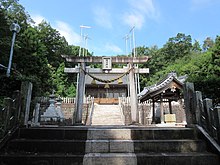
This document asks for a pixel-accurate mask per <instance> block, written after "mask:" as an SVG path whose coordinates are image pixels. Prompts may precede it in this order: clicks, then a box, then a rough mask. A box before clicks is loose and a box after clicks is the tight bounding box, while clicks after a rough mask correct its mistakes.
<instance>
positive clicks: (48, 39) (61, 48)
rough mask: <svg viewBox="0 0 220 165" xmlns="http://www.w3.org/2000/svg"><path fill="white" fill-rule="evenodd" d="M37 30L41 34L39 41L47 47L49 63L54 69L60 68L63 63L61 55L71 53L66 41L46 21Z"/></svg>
mask: <svg viewBox="0 0 220 165" xmlns="http://www.w3.org/2000/svg"><path fill="white" fill-rule="evenodd" d="M37 29H38V31H39V33H40V35H39V39H40V40H41V42H42V43H43V44H44V45H45V46H46V51H47V52H46V57H47V60H48V63H49V64H50V65H52V66H53V67H59V65H60V63H61V62H62V61H63V58H62V57H61V54H66V53H68V52H69V48H68V43H67V41H66V39H65V38H64V37H62V36H61V35H60V33H59V32H58V31H57V30H56V29H53V28H52V27H51V26H50V24H48V23H47V22H45V21H43V22H42V23H40V24H39V25H38V27H37Z"/></svg>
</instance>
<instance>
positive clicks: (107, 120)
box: [92, 104, 124, 125]
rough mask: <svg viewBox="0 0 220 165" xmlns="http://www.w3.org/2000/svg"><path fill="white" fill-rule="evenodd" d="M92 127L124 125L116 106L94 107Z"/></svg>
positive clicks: (118, 108)
mask: <svg viewBox="0 0 220 165" xmlns="http://www.w3.org/2000/svg"><path fill="white" fill-rule="evenodd" d="M92 125H124V122H123V120H122V114H121V111H120V107H119V106H118V105H98V104H96V105H95V108H94V112H93V116H92Z"/></svg>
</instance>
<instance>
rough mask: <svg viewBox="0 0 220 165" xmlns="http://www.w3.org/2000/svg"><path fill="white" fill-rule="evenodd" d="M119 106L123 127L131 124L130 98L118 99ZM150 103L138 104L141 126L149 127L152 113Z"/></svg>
mask: <svg viewBox="0 0 220 165" xmlns="http://www.w3.org/2000/svg"><path fill="white" fill-rule="evenodd" d="M118 101H119V106H120V107H121V110H122V113H123V115H124V116H123V117H124V123H125V125H129V124H131V105H130V97H120V98H119V100H118ZM151 104H152V103H151V101H146V102H143V103H139V104H138V112H139V123H140V124H142V125H151V122H152V111H151Z"/></svg>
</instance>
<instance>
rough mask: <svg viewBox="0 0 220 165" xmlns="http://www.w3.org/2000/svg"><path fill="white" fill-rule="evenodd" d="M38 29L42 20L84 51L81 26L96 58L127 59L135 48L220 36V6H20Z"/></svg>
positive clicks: (55, 2)
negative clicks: (184, 38)
mask: <svg viewBox="0 0 220 165" xmlns="http://www.w3.org/2000/svg"><path fill="white" fill-rule="evenodd" d="M19 2H20V3H21V4H22V5H23V6H24V7H25V9H26V11H27V12H28V13H29V14H30V15H31V17H32V18H33V19H34V20H35V22H36V23H39V22H41V21H42V20H43V19H44V20H46V21H47V22H49V23H50V24H51V25H52V27H53V28H56V29H57V30H58V31H59V32H60V33H61V35H63V36H64V37H65V38H66V39H67V41H68V43H69V44H72V45H80V44H81V45H82V43H81V42H80V41H81V40H80V26H81V25H86V26H90V27H91V28H90V29H85V28H84V29H83V34H84V36H88V40H87V45H88V49H89V51H90V52H94V55H96V56H98V55H100V56H107V55H118V54H125V50H126V46H125V45H126V44H125V43H126V42H125V36H126V35H127V34H128V35H129V37H130V39H128V40H127V50H131V48H132V47H133V46H132V44H133V42H132V41H133V40H132V37H131V36H132V35H131V34H132V33H129V31H130V29H131V28H132V27H134V26H135V28H134V35H135V45H136V46H148V47H150V46H153V45H157V46H158V47H159V48H160V47H162V46H163V45H164V44H165V43H166V42H167V41H168V39H169V38H170V37H174V36H176V34H177V33H185V34H186V35H191V36H192V39H193V40H194V39H196V40H198V41H200V44H202V43H203V41H204V40H205V38H206V37H211V38H213V39H214V38H215V37H216V35H220V21H219V17H220V0H20V1H19Z"/></svg>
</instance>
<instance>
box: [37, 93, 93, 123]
mask: <svg viewBox="0 0 220 165" xmlns="http://www.w3.org/2000/svg"><path fill="white" fill-rule="evenodd" d="M49 99H50V98H49V97H37V98H35V102H37V103H38V104H40V106H39V119H37V121H34V122H35V123H39V122H40V121H41V119H40V116H41V115H42V114H43V113H44V112H45V111H46V109H47V108H48V107H49V105H50V103H49ZM60 99H62V103H61V111H62V114H63V116H64V120H63V122H59V123H57V122H55V123H54V122H47V123H45V122H41V123H39V124H58V125H73V124H74V123H75V116H76V111H75V103H76V102H75V98H72V97H60ZM92 104H94V98H91V97H87V98H85V99H84V103H83V113H82V123H83V124H86V123H87V120H89V115H90V111H91V107H92ZM55 107H57V102H55ZM34 111H36V108H35V110H34ZM35 114H38V113H35ZM35 114H33V119H34V118H35V116H34V115H35ZM33 125H36V124H33Z"/></svg>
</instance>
